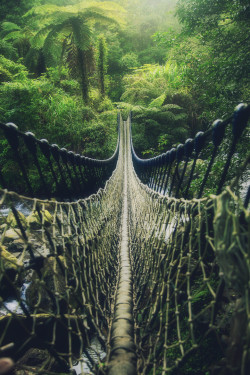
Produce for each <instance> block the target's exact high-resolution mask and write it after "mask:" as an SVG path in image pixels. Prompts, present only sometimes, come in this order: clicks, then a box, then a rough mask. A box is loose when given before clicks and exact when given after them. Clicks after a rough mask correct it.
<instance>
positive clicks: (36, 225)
mask: <svg viewBox="0 0 250 375" xmlns="http://www.w3.org/2000/svg"><path fill="white" fill-rule="evenodd" d="M41 213H42V215H43V217H44V225H45V226H46V227H49V226H50V225H51V224H52V223H53V217H52V215H51V214H50V213H49V211H47V210H44V211H41ZM27 223H28V226H29V227H30V228H31V229H35V230H37V229H41V226H42V222H41V219H40V217H39V214H38V212H37V211H36V212H32V213H31V214H30V215H29V216H28V217H27Z"/></svg>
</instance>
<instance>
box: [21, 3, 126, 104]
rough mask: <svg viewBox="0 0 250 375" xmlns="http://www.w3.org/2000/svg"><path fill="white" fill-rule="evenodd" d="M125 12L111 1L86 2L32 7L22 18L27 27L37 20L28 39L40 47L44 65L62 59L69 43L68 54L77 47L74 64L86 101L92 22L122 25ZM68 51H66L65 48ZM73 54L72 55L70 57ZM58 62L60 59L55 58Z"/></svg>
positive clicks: (34, 46)
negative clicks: (34, 30)
mask: <svg viewBox="0 0 250 375" xmlns="http://www.w3.org/2000/svg"><path fill="white" fill-rule="evenodd" d="M123 14H124V10H123V8H122V7H121V6H119V5H118V4H116V3H114V2H109V1H104V2H101V3H100V2H86V1H82V2H80V3H78V4H76V5H68V6H57V5H41V6H37V7H34V8H32V9H31V10H30V11H29V12H27V13H26V15H25V16H24V18H25V19H27V21H28V23H30V25H34V24H36V23H37V22H38V21H39V24H40V27H39V30H38V31H37V32H36V33H35V35H34V37H33V38H32V40H31V43H32V46H33V48H37V49H39V48H43V49H44V55H45V57H46V58H47V63H48V65H50V64H51V63H52V60H53V59H54V58H55V55H56V58H57V54H59V55H60V57H61V58H63V56H64V52H66V51H67V49H66V48H65V46H67V45H69V42H70V43H71V44H72V49H71V51H73V50H74V48H75V47H76V51H75V52H77V53H75V56H76V57H77V65H78V71H79V76H80V80H81V85H82V95H83V99H84V101H85V102H87V101H88V86H89V83H88V63H89V59H88V57H89V56H91V52H90V51H91V50H92V35H93V26H94V24H95V23H97V22H98V23H102V24H105V23H111V22H115V23H116V24H123V23H124V21H123V19H122V16H123ZM68 50H69V49H68ZM71 55H72V54H71ZM58 60H59V58H58Z"/></svg>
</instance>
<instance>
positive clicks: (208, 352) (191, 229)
mask: <svg viewBox="0 0 250 375" xmlns="http://www.w3.org/2000/svg"><path fill="white" fill-rule="evenodd" d="M128 131H129V127H128ZM131 152H132V153H133V152H134V150H133V147H132V151H131ZM248 162H249V160H248ZM141 164H142V162H141ZM155 166H156V167H157V165H155ZM136 167H137V168H138V165H136ZM141 169H142V168H141ZM144 171H145V169H144ZM129 173H130V175H129V180H130V202H131V203H130V239H131V244H130V248H131V259H132V260H131V262H132V269H133V275H134V304H135V307H134V312H135V313H134V315H135V329H136V331H135V332H136V333H135V340H136V345H137V350H138V353H137V354H138V374H154V375H155V374H242V375H243V374H245V375H246V374H247V373H248V371H249V366H250V330H249V327H250V304H249V303H250V299H249V298H250V257H249V256H250V253H249V218H250V217H249V211H247V210H246V209H245V208H244V205H243V203H242V201H241V200H240V199H239V197H238V196H236V195H235V194H234V192H233V191H232V190H231V189H230V188H229V187H228V188H226V189H225V190H224V191H223V193H222V194H220V195H210V196H209V197H207V198H202V199H195V198H194V199H192V200H185V199H183V198H180V199H176V198H171V197H168V196H163V195H161V194H159V193H157V192H154V191H153V190H152V189H150V188H149V187H148V186H147V185H144V184H143V183H142V182H141V180H140V179H139V178H138V176H137V175H136V173H135V170H134V167H133V165H132V162H131V163H130V168H129ZM151 173H152V172H151ZM155 176H157V172H155ZM155 179H156V178H155ZM158 181H159V178H158Z"/></svg>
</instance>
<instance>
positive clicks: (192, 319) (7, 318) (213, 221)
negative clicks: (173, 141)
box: [0, 104, 250, 375]
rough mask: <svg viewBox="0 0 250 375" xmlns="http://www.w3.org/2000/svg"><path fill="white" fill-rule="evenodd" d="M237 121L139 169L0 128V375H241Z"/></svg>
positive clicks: (247, 268)
mask: <svg viewBox="0 0 250 375" xmlns="http://www.w3.org/2000/svg"><path fill="white" fill-rule="evenodd" d="M249 116H250V107H249V106H247V105H245V104H240V105H239V106H238V107H237V108H236V110H235V112H234V114H233V115H232V116H231V117H230V118H228V119H226V120H225V121H222V120H216V121H215V122H214V123H213V125H212V126H211V127H210V128H209V129H208V131H206V132H205V133H203V132H199V133H197V135H196V136H195V138H194V139H188V140H187V141H186V142H185V143H184V144H180V145H178V147H176V148H172V149H171V150H169V151H168V152H166V153H164V154H162V155H159V156H157V157H155V158H152V159H146V160H145V159H140V158H139V157H138V156H137V154H136V152H135V150H134V147H133V141H132V134H131V132H132V131H131V117H132V116H131V115H130V116H129V118H128V119H127V121H123V120H122V118H121V116H120V115H118V129H119V130H118V142H117V148H116V150H115V152H114V155H113V156H112V157H111V158H110V159H107V160H95V159H90V158H87V157H84V156H81V155H79V154H74V153H73V152H69V151H67V150H66V149H60V148H59V147H58V146H57V145H55V144H54V145H50V144H49V143H48V141H47V140H45V139H42V140H39V139H37V138H36V137H35V136H34V134H32V133H30V132H27V133H22V132H21V131H19V130H18V128H17V126H16V125H14V124H12V123H9V124H0V132H1V134H0V137H1V139H4V140H5V144H6V153H5V155H6V160H3V161H1V162H0V236H1V237H0V253H1V254H0V255H1V257H0V354H1V357H0V362H1V361H2V363H4V361H5V369H4V368H3V367H4V365H2V368H3V369H0V370H1V371H2V372H1V373H2V374H8V373H12V374H13V373H15V374H16V375H29V374H35V373H38V374H48V375H49V374H51V375H53V374H77V375H78V374H84V373H94V374H107V375H130V374H131V375H132V374H141V375H142V374H143V375H144V374H145V375H146V374H150V375H156V374H157V375H158V374H171V375H173V374H176V375H179V374H180V375H181V374H204V375H205V374H211V375H217V374H220V375H225V374H228V375H231V374H232V375H236V374H241V375H247V373H248V370H249V366H250V345H249V344H250V253H249V211H248V204H249V197H250V191H249V188H248V190H246V191H244V193H242V192H241V191H240V190H241V186H242V183H243V182H244V181H245V180H246V179H247V172H248V171H249V169H248V168H249V156H248V157H247V155H245V153H244V157H246V158H245V160H241V158H240V154H239V148H240V147H242V144H243V143H244V141H246V139H247V137H248V136H249V133H248V131H249V130H248V129H247V122H248V119H249ZM241 154H242V153H241ZM10 159H11V160H12V162H11V164H8V160H10ZM218 164H219V169H218ZM9 165H10V166H11V168H10V167H9ZM235 171H236V172H235ZM8 361H9V362H8ZM0 367H1V366H0ZM8 371H9V372H8ZM11 371H12V372H11Z"/></svg>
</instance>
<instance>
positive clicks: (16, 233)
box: [3, 228, 22, 244]
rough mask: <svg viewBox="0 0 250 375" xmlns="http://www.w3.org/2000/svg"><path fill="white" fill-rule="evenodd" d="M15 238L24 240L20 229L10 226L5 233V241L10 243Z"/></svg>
mask: <svg viewBox="0 0 250 375" xmlns="http://www.w3.org/2000/svg"><path fill="white" fill-rule="evenodd" d="M15 240H22V234H21V231H20V229H14V228H10V229H8V230H6V232H5V233H4V240H3V242H4V243H6V244H8V243H10V242H13V241H15Z"/></svg>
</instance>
